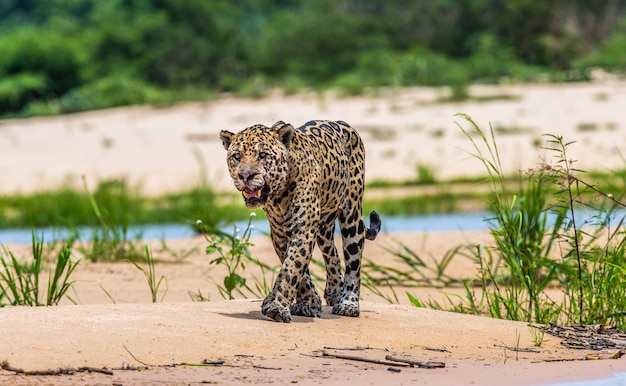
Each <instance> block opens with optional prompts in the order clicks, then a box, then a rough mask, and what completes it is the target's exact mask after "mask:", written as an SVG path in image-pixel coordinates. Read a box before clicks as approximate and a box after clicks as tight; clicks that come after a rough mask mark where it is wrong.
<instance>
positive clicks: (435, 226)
mask: <svg viewBox="0 0 626 386" xmlns="http://www.w3.org/2000/svg"><path fill="white" fill-rule="evenodd" d="M575 215H576V218H577V222H578V224H579V225H584V224H587V225H588V224H592V223H597V221H598V220H597V219H594V216H597V215H598V213H595V214H594V213H591V212H589V211H585V210H577V211H576V213H575ZM547 216H548V219H547V221H548V225H550V224H552V223H553V222H554V215H553V214H552V213H548V214H547ZM623 216H626V211H616V212H615V213H613V215H612V218H613V219H616V220H619V219H620V218H621V217H623ZM492 218H493V214H491V213H489V212H470V213H451V214H433V215H426V216H410V217H408V216H382V221H383V225H382V231H383V232H385V233H398V232H446V231H460V232H463V231H480V230H487V229H489V228H490V225H492V224H493V222H492V221H493V220H491V221H490V219H492ZM367 221H369V220H368V219H367V218H366V222H367ZM615 222H617V221H615ZM247 224H248V221H247V220H246V221H239V222H237V223H235V224H234V225H230V226H226V227H224V228H223V231H225V232H228V233H231V234H232V232H233V231H234V229H235V227H236V228H237V229H245V227H246V225H247ZM252 225H254V230H253V231H252V235H253V236H258V235H264V234H268V233H269V224H268V222H267V220H265V219H263V220H254V221H253V222H252ZM78 232H79V236H80V238H81V239H82V240H89V239H91V235H92V234H93V229H90V228H85V227H83V228H79V229H78ZM36 233H37V235H38V236H43V237H44V240H45V241H54V240H64V239H67V237H68V236H69V232H68V231H67V230H66V229H60V228H40V229H37V230H36ZM195 235H196V233H195V232H194V230H193V229H192V227H191V226H190V225H189V224H155V225H140V226H134V227H130V229H129V232H128V236H129V238H130V239H134V238H139V239H141V240H144V241H149V240H175V239H182V238H188V237H193V236H195ZM30 241H31V230H30V229H7V230H0V243H1V244H22V243H30Z"/></svg>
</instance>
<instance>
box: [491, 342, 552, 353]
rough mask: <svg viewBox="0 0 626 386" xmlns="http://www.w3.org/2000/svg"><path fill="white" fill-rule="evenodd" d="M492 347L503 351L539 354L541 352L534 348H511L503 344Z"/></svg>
mask: <svg viewBox="0 0 626 386" xmlns="http://www.w3.org/2000/svg"><path fill="white" fill-rule="evenodd" d="M493 346H494V347H500V348H505V349H507V350H509V351H517V352H534V353H541V351H539V350H536V349H534V348H525V347H513V346H507V345H504V344H494V345H493Z"/></svg>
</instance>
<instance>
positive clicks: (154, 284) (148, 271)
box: [128, 245, 168, 303]
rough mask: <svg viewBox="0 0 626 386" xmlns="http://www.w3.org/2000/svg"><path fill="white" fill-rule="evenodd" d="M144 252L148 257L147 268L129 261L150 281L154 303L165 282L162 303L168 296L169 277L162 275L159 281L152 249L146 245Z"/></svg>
mask: <svg viewBox="0 0 626 386" xmlns="http://www.w3.org/2000/svg"><path fill="white" fill-rule="evenodd" d="M143 250H144V254H145V257H146V266H145V267H144V266H143V265H141V264H139V263H138V262H137V261H132V260H128V261H129V262H130V263H131V264H133V265H134V266H135V268H137V269H138V270H139V271H140V272H141V273H143V275H144V276H145V278H146V280H147V281H148V287H150V296H151V297H152V303H156V302H157V296H158V294H159V288H160V287H161V284H163V282H165V291H164V292H163V296H161V301H163V299H164V298H165V295H166V294H167V287H168V281H167V277H166V276H164V275H161V277H160V278H159V279H158V280H157V277H156V270H155V268H154V267H155V261H154V257H153V256H152V252H151V251H150V248H148V246H147V245H144V247H143Z"/></svg>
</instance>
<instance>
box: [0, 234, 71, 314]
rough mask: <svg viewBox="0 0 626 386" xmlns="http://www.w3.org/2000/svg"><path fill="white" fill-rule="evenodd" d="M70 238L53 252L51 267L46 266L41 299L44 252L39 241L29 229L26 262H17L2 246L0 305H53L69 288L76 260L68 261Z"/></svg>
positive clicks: (69, 258)
mask: <svg viewBox="0 0 626 386" xmlns="http://www.w3.org/2000/svg"><path fill="white" fill-rule="evenodd" d="M73 243H74V238H70V239H69V240H68V241H67V243H66V244H65V246H64V247H62V248H61V250H60V251H59V253H58V255H57V259H56V263H55V264H54V267H50V268H49V269H48V283H47V287H46V293H45V300H43V299H41V295H42V294H41V291H42V290H43V288H41V283H40V276H41V275H40V274H41V273H43V269H44V267H43V264H44V258H45V257H44V254H43V241H42V240H41V239H38V238H37V237H36V236H35V233H34V232H33V238H32V252H33V259H32V261H30V262H21V261H19V260H18V259H17V258H16V257H15V256H14V255H13V253H12V252H11V251H10V250H8V249H7V248H5V247H4V246H3V248H2V253H1V254H0V264H1V268H2V271H0V306H4V305H6V304H10V305H13V306H53V305H57V304H59V302H60V301H61V299H63V297H64V296H65V295H66V293H67V291H68V290H69V289H70V288H71V286H72V284H73V281H70V276H71V274H72V272H74V269H75V268H76V267H77V265H78V263H79V261H73V260H72V251H71V249H72V245H73Z"/></svg>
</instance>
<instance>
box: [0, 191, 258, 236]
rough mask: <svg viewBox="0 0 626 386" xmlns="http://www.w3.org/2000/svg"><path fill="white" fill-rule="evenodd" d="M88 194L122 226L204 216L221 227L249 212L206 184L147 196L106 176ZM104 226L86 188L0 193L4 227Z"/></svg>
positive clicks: (0, 222) (110, 219) (107, 216)
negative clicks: (29, 193)
mask: <svg viewBox="0 0 626 386" xmlns="http://www.w3.org/2000/svg"><path fill="white" fill-rule="evenodd" d="M90 194H92V195H93V199H94V200H95V202H96V203H97V205H98V207H99V209H100V211H101V215H102V216H103V218H104V219H105V220H106V221H107V222H110V223H112V224H118V225H120V226H122V225H123V224H125V225H126V226H131V225H141V224H155V223H181V222H185V223H188V224H190V226H193V224H194V222H195V220H196V219H198V218H200V219H202V220H203V221H204V223H205V225H206V226H210V227H211V228H217V227H219V226H220V225H223V224H224V223H227V222H230V221H233V220H236V219H243V218H246V216H247V209H245V208H241V205H236V204H235V203H231V201H232V199H231V196H229V195H218V194H216V193H215V192H213V191H212V190H211V189H210V188H208V187H207V186H204V185H199V186H196V187H194V188H192V189H190V190H188V191H185V192H181V193H176V194H166V195H163V196H157V197H146V196H143V195H141V194H140V192H139V189H138V188H132V187H129V186H128V184H127V183H126V181H124V180H104V181H101V182H100V183H99V184H98V186H97V187H96V188H95V190H94V191H93V192H92V193H90ZM237 198H239V197H237ZM227 199H228V200H227ZM237 204H239V202H237ZM101 225H102V222H101V220H100V219H99V218H98V216H95V213H94V207H93V203H92V202H91V201H90V199H89V195H88V194H87V191H85V190H83V191H78V190H75V189H72V188H69V187H62V188H58V189H55V190H51V191H43V192H38V193H34V194H31V195H19V194H18V195H12V196H0V229H1V228H36V227H66V228H73V227H80V226H101Z"/></svg>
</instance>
